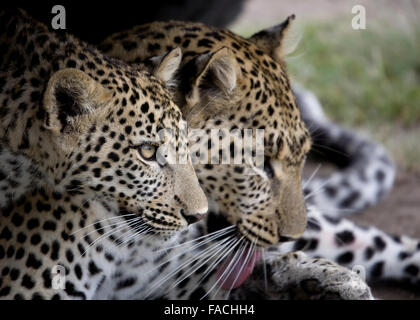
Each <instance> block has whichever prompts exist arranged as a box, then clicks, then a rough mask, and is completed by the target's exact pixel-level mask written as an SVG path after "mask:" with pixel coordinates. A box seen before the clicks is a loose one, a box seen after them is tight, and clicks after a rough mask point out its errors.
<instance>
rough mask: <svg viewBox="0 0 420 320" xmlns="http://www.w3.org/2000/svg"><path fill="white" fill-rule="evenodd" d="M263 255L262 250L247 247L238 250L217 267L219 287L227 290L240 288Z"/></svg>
mask: <svg viewBox="0 0 420 320" xmlns="http://www.w3.org/2000/svg"><path fill="white" fill-rule="evenodd" d="M261 255H262V250H261V249H255V248H248V247H245V248H244V249H242V250H237V251H236V252H235V253H233V255H232V256H231V257H229V258H226V259H225V260H224V261H222V262H221V263H220V264H219V266H218V267H217V271H216V277H217V283H218V285H219V286H220V287H221V288H223V289H225V290H232V289H235V288H238V287H240V286H241V285H242V284H243V283H244V282H245V281H246V280H247V279H248V278H249V276H250V275H251V274H252V272H253V271H254V267H255V265H256V264H257V263H258V261H259V260H260V258H261Z"/></svg>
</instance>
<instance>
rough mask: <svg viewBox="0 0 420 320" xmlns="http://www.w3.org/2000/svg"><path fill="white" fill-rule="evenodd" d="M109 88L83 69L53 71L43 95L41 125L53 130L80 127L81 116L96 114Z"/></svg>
mask: <svg viewBox="0 0 420 320" xmlns="http://www.w3.org/2000/svg"><path fill="white" fill-rule="evenodd" d="M111 96H112V94H111V92H110V91H109V90H108V89H106V88H105V87H103V86H102V85H101V84H100V83H99V82H97V81H95V80H94V79H92V78H91V77H90V76H89V75H87V74H86V73H85V72H83V71H81V70H78V69H73V68H68V69H63V70H59V71H57V72H56V73H54V74H53V75H52V76H51V78H50V80H49V81H48V85H47V89H46V90H45V93H44V97H43V109H44V112H45V118H44V124H43V126H44V128H46V129H48V130H51V131H53V132H54V133H57V134H60V133H70V132H73V131H77V130H80V127H78V126H79V125H80V124H81V120H82V118H83V119H86V116H89V115H93V114H96V113H98V112H100V111H102V110H99V109H101V108H100V107H101V106H103V105H105V104H107V103H108V102H109V101H110V99H111Z"/></svg>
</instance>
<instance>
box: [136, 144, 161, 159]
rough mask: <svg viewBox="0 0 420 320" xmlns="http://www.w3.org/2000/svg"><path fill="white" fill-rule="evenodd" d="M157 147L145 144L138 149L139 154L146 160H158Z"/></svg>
mask: <svg viewBox="0 0 420 320" xmlns="http://www.w3.org/2000/svg"><path fill="white" fill-rule="evenodd" d="M156 151H157V147H156V146H155V145H153V144H150V143H143V144H142V145H140V146H139V147H138V152H139V153H140V155H141V157H142V158H143V159H144V160H147V161H152V160H156Z"/></svg>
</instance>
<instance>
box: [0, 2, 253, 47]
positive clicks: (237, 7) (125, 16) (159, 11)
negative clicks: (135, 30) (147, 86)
mask: <svg viewBox="0 0 420 320" xmlns="http://www.w3.org/2000/svg"><path fill="white" fill-rule="evenodd" d="M245 2H246V0H204V1H203V0H149V1H144V0H143V1H141V0H140V1H138V0H137V1H127V0H113V1H89V0H85V1H74V0H72V1H60V0H43V1H21V0H17V1H13V2H11V3H10V4H6V6H8V7H20V8H23V9H24V10H26V11H27V12H28V13H29V14H30V15H31V16H33V17H34V18H36V19H37V20H40V21H42V22H44V23H45V24H47V25H48V26H51V20H52V18H53V17H54V16H55V14H52V13H51V9H52V7H53V6H54V5H63V6H64V7H65V9H66V29H67V32H70V33H72V34H74V35H76V36H77V37H78V38H80V39H83V40H85V41H87V42H90V43H98V42H99V41H101V40H102V39H104V38H105V37H106V36H108V35H109V34H111V33H113V32H117V31H122V30H124V29H127V28H130V27H132V26H135V25H139V24H143V23H147V22H152V21H158V20H170V19H173V20H184V21H200V22H203V23H206V24H209V25H213V26H216V27H225V26H227V25H228V24H229V23H231V22H232V21H233V20H234V19H235V18H236V17H237V16H238V15H239V14H240V13H241V11H242V8H243V4H244V3H245ZM1 6H5V4H2V5H1Z"/></svg>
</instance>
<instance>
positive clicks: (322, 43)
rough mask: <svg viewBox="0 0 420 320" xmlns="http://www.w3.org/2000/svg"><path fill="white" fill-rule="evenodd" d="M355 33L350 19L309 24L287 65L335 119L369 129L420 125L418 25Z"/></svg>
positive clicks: (378, 27)
mask: <svg viewBox="0 0 420 320" xmlns="http://www.w3.org/2000/svg"><path fill="white" fill-rule="evenodd" d="M409 26H410V28H409V29H407V28H406V29H404V30H403V29H402V28H398V27H397V28H396V27H394V26H390V25H389V24H386V23H379V22H378V23H375V24H374V25H369V24H368V25H367V29H365V30H353V29H352V28H351V27H350V25H349V23H348V19H346V20H337V21H328V22H325V23H319V22H318V23H311V24H308V25H306V26H305V28H304V32H303V36H302V40H301V43H300V45H299V47H298V49H297V51H296V52H295V53H294V54H292V56H290V57H287V59H286V60H287V65H288V68H289V72H290V74H291V77H292V79H295V80H298V82H299V83H301V84H303V85H304V86H305V87H307V88H308V89H310V90H312V91H314V93H315V94H316V95H317V96H318V97H319V99H320V100H321V103H322V105H323V106H324V108H325V109H326V112H327V113H328V114H329V115H330V116H331V117H332V118H333V119H335V120H336V121H339V122H344V123H347V124H350V125H352V126H363V127H371V126H376V125H379V124H384V123H393V124H394V125H398V126H400V127H403V128H405V127H413V126H415V125H419V124H420V24H419V23H416V22H413V23H410V24H409Z"/></svg>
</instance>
